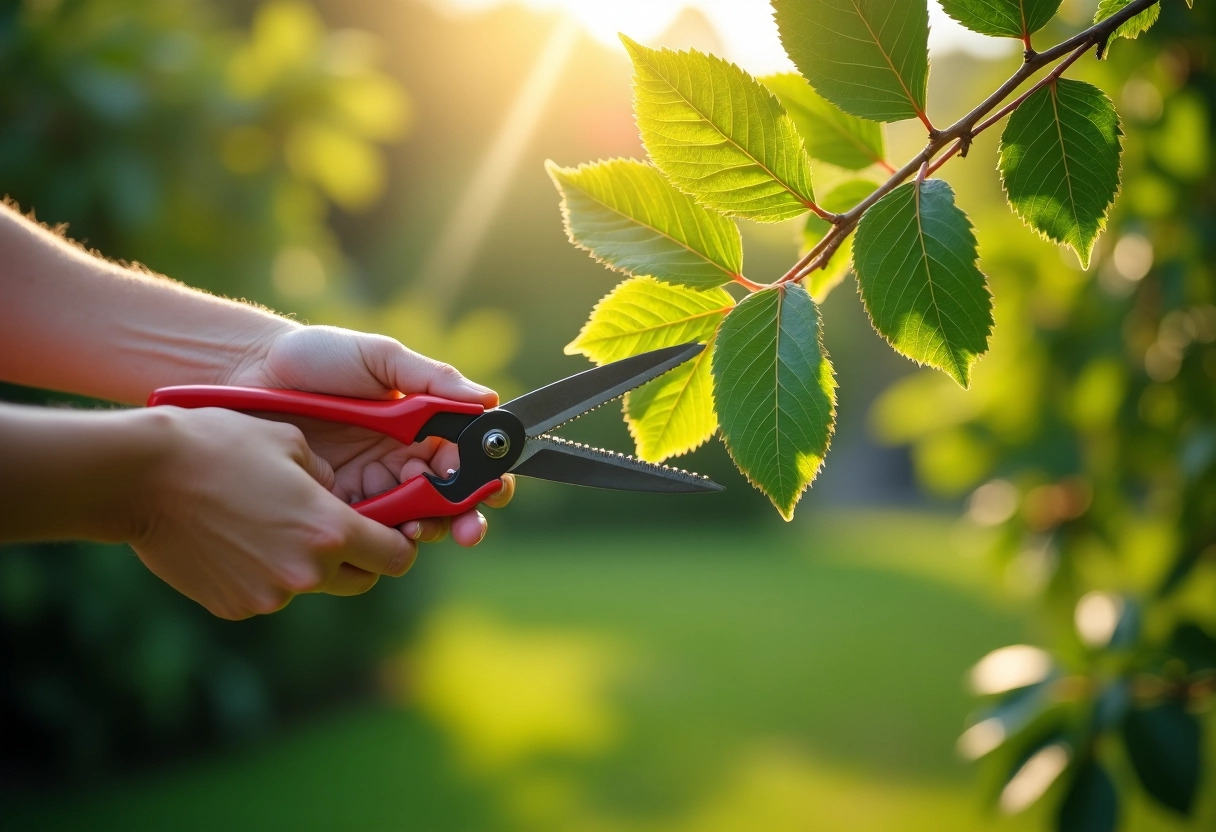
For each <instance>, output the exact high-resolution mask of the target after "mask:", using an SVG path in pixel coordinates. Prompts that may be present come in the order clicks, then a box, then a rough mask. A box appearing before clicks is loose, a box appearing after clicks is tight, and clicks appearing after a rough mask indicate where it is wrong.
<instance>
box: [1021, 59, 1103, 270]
mask: <svg viewBox="0 0 1216 832" xmlns="http://www.w3.org/2000/svg"><path fill="white" fill-rule="evenodd" d="M1122 135H1123V131H1122V130H1121V129H1120V127H1119V115H1118V113H1116V112H1115V105H1114V104H1113V103H1111V100H1110V99H1109V98H1107V97H1106V94H1105V93H1103V92H1102V90H1100V89H1098V88H1097V87H1095V86H1093V85H1092V84H1087V83H1085V82H1084V81H1073V80H1071V79H1068V78H1060V79H1058V80H1056V81H1055V82H1053V83H1050V84H1047V85H1046V86H1044V87H1043V88H1042V89H1040V90H1038V91H1036V92H1035V93H1034V94H1033V95H1031V96H1030V97H1029V98H1027V99H1026V101H1024V102H1023V103H1022V105H1021V106H1020V107H1018V109H1017V110H1015V111H1014V113H1013V115H1012V116H1010V118H1009V124H1008V125H1007V126H1006V127H1005V132H1004V134H1003V135H1002V136H1001V151H1000V162H999V165H1000V169H1001V178H1002V180H1003V181H1004V184H1005V193H1006V194H1007V195H1008V197H1009V203H1010V205H1012V206H1013V210H1014V211H1015V212H1017V214H1018V216H1019V217H1021V218H1022V219H1023V220H1024V221H1025V222H1026V223H1027V224H1028V225H1030V226H1031V227H1032V228H1034V229H1035V230H1036V231H1038V232H1039V233H1041V234H1043V235H1044V236H1046V237H1048V238H1049V239H1052V240H1054V241H1056V242H1057V243H1062V244H1064V245H1067V246H1069V247H1070V248H1072V249H1073V250H1074V251H1076V253H1077V257H1079V258H1080V260H1081V265H1082V267H1084V268H1088V267H1089V255H1090V252H1091V251H1092V250H1093V245H1094V241H1095V240H1096V239H1097V238H1098V234H1100V233H1101V232H1102V229H1103V228H1105V227H1106V215H1107V212H1108V211H1109V210H1110V206H1111V203H1112V202H1113V201H1114V199H1115V193H1116V191H1118V190H1119V154H1120V152H1121V150H1122V147H1121V143H1120V136H1122Z"/></svg>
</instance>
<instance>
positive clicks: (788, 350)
mask: <svg viewBox="0 0 1216 832" xmlns="http://www.w3.org/2000/svg"><path fill="white" fill-rule="evenodd" d="M713 377H714V399H715V401H716V403H717V408H718V421H719V422H720V423H721V425H722V435H723V439H724V440H725V442H726V448H727V450H728V451H730V455H731V458H732V459H733V460H734V461H735V465H737V466H738V468H739V470H740V471H742V472H743V474H744V475H745V476H746V477H747V478H748V480H749V481H750V482H751V483H752V485H754V486H756V487H757V488H759V489H760V490H761V491H763V492H764V494H765V495H766V496H767V497H768V498H769V499H770V500H772V502H773V505H774V506H776V507H777V510H778V511H779V512H781V516H782V517H784V518H785V519H786V520H790V519H792V518H793V516H794V506H795V505H797V503H798V500H799V498H800V497H801V496H802V492H803V491H805V490H806V487H807V486H808V485H810V484H811V481H812V480H814V479H815V475H816V474H817V473H818V472H819V468H820V466H821V465H822V464H823V457H824V454H826V453H827V449H828V444H829V442H830V441H831V438H832V429H833V427H834V425H835V421H836V379H835V376H834V374H833V373H832V365H831V362H830V361H829V360H828V356H827V353H826V352H824V350H823V344H822V343H821V341H820V320H819V309H818V307H817V306H815V302H814V301H813V300H811V296H810V295H808V294H807V292H806V290H805V289H804V288H802V287H801V286H799V285H798V284H796V283H787V284H784V285H782V286H778V287H775V288H772V289H764V290H762V291H759V292H755V293H754V294H751V295H748V296H747V297H746V298H744V299H743V301H741V302H740V303H739V305H738V306H737V307H735V309H734V311H733V312H731V313H730V314H729V315H727V316H726V320H725V321H723V322H722V326H721V327H720V328H719V330H718V341H717V346H716V349H715V351H714V357H713Z"/></svg>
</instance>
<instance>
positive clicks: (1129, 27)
mask: <svg viewBox="0 0 1216 832" xmlns="http://www.w3.org/2000/svg"><path fill="white" fill-rule="evenodd" d="M1131 2H1132V0H1100V2H1099V3H1098V10H1097V11H1096V12H1094V23H1100V22H1101V21H1103V20H1106V18H1108V17H1110V16H1111V15H1112V14H1115V13H1116V12H1119V11H1122V10H1123V9H1124V8H1125V7H1126V6H1127V5H1128V4H1129V3H1131ZM1189 2H1190V0H1188V5H1189ZM1160 16H1161V4H1160V3H1156V4H1154V5H1152V6H1149V7H1148V8H1147V9H1145V10H1144V11H1142V12H1140V14H1137V15H1133V16H1132V17H1131V19H1130V20H1128V21H1126V22H1125V23H1121V24H1119V28H1117V29H1115V31H1114V32H1112V33H1111V36H1110V38H1108V39H1107V45H1106V46H1105V47H1104V48H1103V49H1102V51H1101V52H1100V53H1099V54H1098V57H1099V58H1105V57H1106V56H1107V55H1109V54H1110V41H1112V40H1114V39H1115V38H1127V39H1128V40H1135V39H1136V38H1138V37H1140V35H1141V34H1142V33H1144V32H1147V31H1148V30H1149V29H1151V28H1152V26H1153V24H1154V23H1156V22H1157V18H1159V17H1160Z"/></svg>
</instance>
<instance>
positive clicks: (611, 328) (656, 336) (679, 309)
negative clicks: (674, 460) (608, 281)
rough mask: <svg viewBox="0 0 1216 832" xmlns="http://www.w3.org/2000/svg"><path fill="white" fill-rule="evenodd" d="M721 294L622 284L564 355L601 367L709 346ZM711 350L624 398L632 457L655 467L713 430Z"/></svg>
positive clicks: (728, 301)
mask: <svg viewBox="0 0 1216 832" xmlns="http://www.w3.org/2000/svg"><path fill="white" fill-rule="evenodd" d="M734 303H735V302H734V299H733V298H732V297H731V296H730V295H729V294H728V293H727V292H726V291H725V290H724V289H710V290H708V291H704V292H698V291H693V290H691V289H686V288H683V287H681V286H674V285H672V284H669V283H659V282H658V281H656V280H652V279H650V278H646V277H640V278H634V279H633V280H626V281H625V282H624V283H622V284H621V285H619V286H617V287H616V288H615V289H613V290H612V292H610V293H609V294H608V295H607V296H606V297H605V298H604V299H603V300H601V301H600V302H599V303H598V304H597V305H596V307H595V309H594V311H592V313H591V319H590V320H589V321H588V322H587V324H586V325H585V326H584V327H583V330H582V332H580V333H579V336H578V338H576V339H574V341H572V342H571V343H570V344H569V345H567V346H566V353H567V354H571V355H573V354H576V353H581V354H583V355H585V356H587V357H588V358H590V359H591V360H592V361H595V362H597V363H600V364H603V363H605V362H608V361H616V360H617V359H620V358H626V357H628V356H630V355H636V354H638V353H640V352H646V351H647V350H655V349H659V348H661V347H670V346H674V345H676V344H684V343H687V342H689V341H704V342H712V341H713V338H714V333H715V332H716V331H717V329H718V325H719V324H720V323H721V322H722V319H723V318H724V317H726V314H727V313H728V312H729V311H730V310H731V309H732V308H733V307H734ZM712 354H713V345H712V343H711V344H710V346H709V347H707V348H706V349H705V351H704V352H702V353H701V354H700V355H698V356H697V357H696V358H694V359H693V360H692V361H688V362H685V363H684V364H681V365H680V366H679V367H677V368H676V369H674V370H672V371H671V372H668V373H665V374H664V375H662V376H660V377H659V378H657V379H655V380H654V381H652V382H650V383H648V384H646V385H644V386H642V387H640V388H638V389H637V390H632V391H630V392H629V393H628V394H627V395H626V396H625V420H626V422H627V423H628V425H629V431H630V433H631V434H632V435H633V438H634V441H635V442H636V443H637V451H638V456H640V457H642V458H643V459H646V460H649V461H651V462H661V461H662V460H664V459H666V458H668V457H671V456H679V455H680V454H683V453H687V452H688V451H691V450H692V449H694V448H696V447H697V446H699V445H701V444H702V443H703V442H705V441H706V440H707V439H709V438H710V437H711V436H713V433H714V431H715V430H716V429H717V427H718V421H717V417H715V415H714V399H713V389H712V385H711V383H710V377H709V367H710V362H711V356H712Z"/></svg>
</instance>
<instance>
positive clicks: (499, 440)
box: [481, 430, 511, 459]
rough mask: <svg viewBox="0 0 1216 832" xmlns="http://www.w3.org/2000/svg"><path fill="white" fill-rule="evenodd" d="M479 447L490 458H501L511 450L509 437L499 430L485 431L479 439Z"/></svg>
mask: <svg viewBox="0 0 1216 832" xmlns="http://www.w3.org/2000/svg"><path fill="white" fill-rule="evenodd" d="M481 449H482V450H483V451H485V454H486V456H488V457H489V458H490V459H502V458H503V457H504V456H506V455H507V451H509V450H511V439H510V438H509V437H508V436H507V434H506V433H504V432H503V431H501V430H491V431H487V432H486V435H485V436H483V437H482V439H481Z"/></svg>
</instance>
